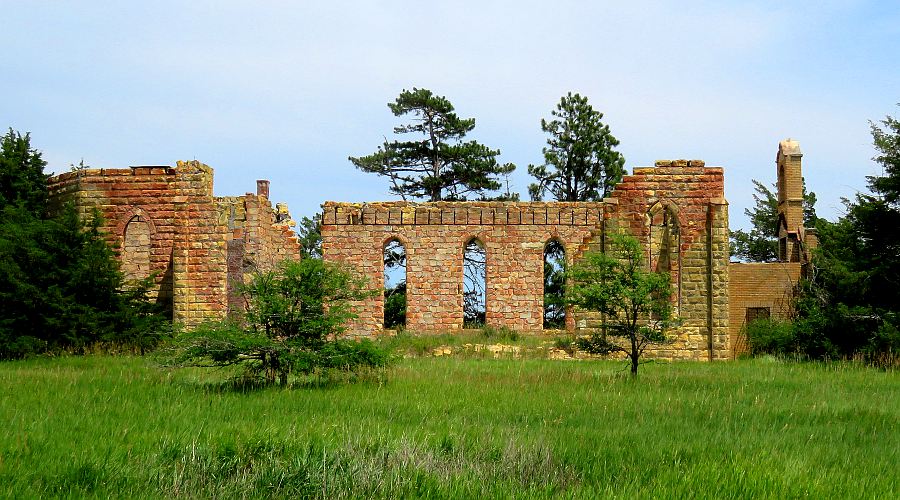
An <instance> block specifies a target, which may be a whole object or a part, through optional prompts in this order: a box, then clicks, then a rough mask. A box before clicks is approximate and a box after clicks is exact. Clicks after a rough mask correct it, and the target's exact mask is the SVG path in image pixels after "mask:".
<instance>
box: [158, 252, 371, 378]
mask: <svg viewBox="0 0 900 500" xmlns="http://www.w3.org/2000/svg"><path fill="white" fill-rule="evenodd" d="M241 291H242V294H243V296H244V298H245V300H246V303H247V308H246V311H245V314H244V316H243V318H242V319H241V321H240V322H234V321H224V322H219V323H208V324H205V325H201V326H200V327H198V328H196V329H193V330H191V331H187V332H184V333H182V334H181V335H179V336H178V337H176V338H175V340H174V341H173V344H172V346H171V350H170V354H171V355H172V359H173V361H174V363H175V364H178V365H187V366H228V365H239V366H242V367H243V368H244V369H245V373H246V374H247V375H250V376H254V377H255V376H259V377H261V378H262V379H263V380H264V381H265V382H266V383H268V384H272V383H275V382H276V380H277V381H279V382H280V384H281V385H282V386H284V385H286V384H287V382H288V376H289V375H290V374H292V373H293V374H308V373H312V372H313V371H315V370H317V369H321V368H354V367H358V366H361V365H368V366H378V365H383V364H384V363H386V362H387V360H388V358H387V355H386V354H385V353H384V352H383V351H381V350H379V349H378V348H376V347H375V345H374V344H373V343H372V342H370V341H363V342H356V341H353V340H346V339H339V338H338V336H339V335H340V334H341V333H343V332H344V331H345V325H346V323H347V321H349V320H350V319H352V318H353V317H355V316H354V314H353V313H352V311H351V309H350V302H351V301H354V300H361V299H363V298H365V297H367V296H369V295H370V293H369V292H367V291H366V290H365V287H364V281H363V280H361V279H359V278H356V277H354V276H353V275H352V274H350V272H349V271H347V270H346V269H343V268H341V267H339V266H338V265H336V264H333V263H330V262H326V261H324V260H322V259H312V258H304V259H302V260H300V261H294V260H286V261H284V262H282V263H281V264H280V265H279V266H278V267H277V269H275V270H272V271H269V272H260V273H257V274H255V275H254V277H253V279H252V280H251V281H250V283H249V284H247V285H244V286H242V288H241Z"/></svg>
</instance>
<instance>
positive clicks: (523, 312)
mask: <svg viewBox="0 0 900 500" xmlns="http://www.w3.org/2000/svg"><path fill="white" fill-rule="evenodd" d="M603 210H604V205H603V204H602V203H539V202H538V203H502V202H435V203H418V204H417V203H406V202H384V203H369V204H353V203H336V202H326V203H325V204H324V205H323V225H322V253H323V255H324V257H325V259H327V260H332V261H339V262H343V263H346V264H348V265H349V266H350V267H351V268H353V269H355V270H356V271H357V272H359V273H361V274H362V275H363V276H365V277H366V278H367V279H368V283H369V287H370V288H371V289H372V290H375V291H377V293H376V295H375V297H374V298H372V299H369V300H366V301H363V302H360V303H357V304H356V312H357V314H358V315H359V319H358V320H357V322H356V323H355V324H354V325H353V327H352V328H351V333H353V334H356V335H371V334H373V333H376V332H380V331H382V326H383V315H384V296H383V294H382V293H380V291H381V290H382V287H383V285H384V281H383V280H384V274H383V273H384V264H383V257H382V253H383V250H384V245H385V244H386V243H387V242H388V241H390V240H391V239H397V240H399V241H400V242H401V243H403V245H404V247H405V249H406V255H407V257H406V280H407V281H406V282H407V289H406V290H407V291H406V293H407V295H406V300H407V316H406V328H408V329H409V330H411V331H414V332H422V333H428V332H431V333H435V332H444V331H454V330H460V329H462V327H463V301H462V300H463V299H462V295H463V294H462V289H463V252H464V247H465V245H466V243H468V242H469V240H471V239H472V238H478V239H479V240H480V241H481V242H482V243H483V244H484V246H485V252H486V267H487V272H486V279H485V282H486V301H485V305H486V311H485V321H486V323H487V324H488V325H491V326H496V327H500V326H506V327H509V328H514V329H516V330H520V331H540V330H541V328H542V324H543V311H544V290H543V282H544V275H543V272H544V245H545V244H546V242H547V241H549V240H550V239H552V238H555V239H557V240H559V241H560V242H561V243H562V244H563V246H564V247H565V248H566V255H567V258H569V259H571V255H572V254H573V252H574V250H575V249H576V248H578V246H579V245H581V244H582V243H583V241H585V240H586V239H590V238H591V237H592V236H593V235H594V230H595V229H596V228H598V227H600V225H601V223H602V219H603Z"/></svg>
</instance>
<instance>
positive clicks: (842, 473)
mask: <svg viewBox="0 0 900 500" xmlns="http://www.w3.org/2000/svg"><path fill="white" fill-rule="evenodd" d="M230 373H231V372H230V371H228V370H227V369H223V370H199V369H184V370H178V371H175V372H171V371H165V370H160V369H158V368H157V367H155V366H153V365H152V364H151V363H148V361H147V360H146V359H144V358H135V357H93V356H87V357H78V358H73V357H69V358H41V359H34V360H28V361H16V362H8V363H3V364H0V394H2V395H3V396H2V397H3V404H2V405H0V420H2V421H3V422H4V425H3V426H2V427H0V457H2V458H3V461H2V462H0V497H8V498H37V497H66V498H76V497H91V498H146V497H154V498H155V497H160V498H163V497H164V498H172V497H191V498H193V497H216V498H242V497H251V498H252V497H307V498H308V497H315V498H411V497H430V498H523V497H524V498H536V497H552V496H559V497H564V498H609V497H615V498H645V497H654V498H656V497H662V498H682V497H691V498H694V497H699V498H713V497H715V498H723V497H724V498H744V497H751V498H752V497H761V498H799V497H806V498H863V497H865V498H894V497H896V493H897V484H900V471H898V469H897V463H900V433H898V432H897V428H896V427H897V426H896V423H897V422H898V421H900V396H898V391H897V390H896V388H897V386H898V385H900V372H896V371H879V370H873V369H867V368H865V367H862V366H860V365H855V364H844V363H802V364H798V363H788V362H782V361H778V360H775V359H772V358H765V359H754V360H747V361H738V362H734V363H696V362H681V363H652V364H648V365H645V366H644V367H642V369H641V383H640V384H628V383H625V384H623V383H622V380H623V378H627V375H625V374H623V373H622V370H621V364H620V363H618V362H615V361H590V362H578V363H571V362H570V363H564V362H551V361H540V360H527V361H518V360H498V361H493V362H490V363H485V362H484V361H481V360H476V359H457V358H424V359H421V358H419V359H416V358H413V359H405V360H402V361H401V362H399V364H398V365H396V366H395V367H393V368H390V369H388V370H387V371H386V372H385V377H384V378H386V379H387V380H388V382H384V378H382V377H378V376H375V377H369V378H364V379H363V380H362V381H361V382H360V383H355V384H327V383H324V382H322V383H320V382H318V381H317V380H314V379H313V380H310V382H309V385H308V389H307V390H303V391H287V392H286V391H280V390H277V389H256V390H251V389H247V388H246V387H244V388H240V387H239V388H234V387H233V386H232V385H230V384H229V383H228V382H227V381H228V379H229V376H230ZM48 396H52V397H48ZM61 436H64V437H61Z"/></svg>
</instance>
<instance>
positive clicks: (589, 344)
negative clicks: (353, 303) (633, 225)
mask: <svg viewBox="0 0 900 500" xmlns="http://www.w3.org/2000/svg"><path fill="white" fill-rule="evenodd" d="M607 244H608V247H607V248H608V250H607V252H606V253H601V252H587V253H585V254H584V257H583V258H582V259H581V260H580V261H578V262H577V263H576V264H575V265H574V266H572V272H571V280H570V282H571V283H572V284H571V286H569V287H568V290H567V301H568V303H569V304H570V305H573V306H577V307H580V308H581V309H584V310H587V311H594V312H597V313H600V314H602V315H604V317H605V320H604V329H605V331H601V332H598V333H595V334H594V335H592V336H591V337H590V338H589V339H582V341H581V342H580V346H581V347H582V348H584V349H586V350H587V351H589V352H594V353H599V354H608V353H611V352H622V353H624V354H625V355H626V356H627V357H628V359H629V362H630V364H631V374H632V375H637V371H638V363H639V362H640V358H641V355H643V353H644V350H646V349H647V347H648V346H650V345H652V344H657V343H662V342H665V340H666V336H665V332H666V329H667V328H668V327H669V326H670V324H671V318H672V305H671V296H672V288H671V285H670V280H671V277H670V276H669V275H668V274H667V273H660V272H653V271H651V270H650V269H649V268H648V267H647V264H646V257H645V254H644V251H643V249H642V248H641V245H640V243H639V242H638V241H637V240H636V239H635V238H634V237H631V236H627V235H623V234H615V235H613V236H612V237H610V239H609V241H608V242H607ZM609 337H613V338H609Z"/></svg>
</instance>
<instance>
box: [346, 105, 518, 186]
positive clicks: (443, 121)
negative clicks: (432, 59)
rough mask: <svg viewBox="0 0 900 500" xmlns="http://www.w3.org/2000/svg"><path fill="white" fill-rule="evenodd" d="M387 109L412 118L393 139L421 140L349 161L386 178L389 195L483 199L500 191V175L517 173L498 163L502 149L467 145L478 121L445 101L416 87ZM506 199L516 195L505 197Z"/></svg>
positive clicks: (393, 143) (387, 146)
mask: <svg viewBox="0 0 900 500" xmlns="http://www.w3.org/2000/svg"><path fill="white" fill-rule="evenodd" d="M388 107H389V108H390V109H391V112H392V113H393V114H394V116H398V117H400V116H406V115H412V122H411V123H408V124H404V125H400V126H397V127H394V133H395V134H397V135H405V134H413V135H414V136H419V137H416V138H410V139H409V140H402V141H401V140H394V141H388V140H385V142H384V144H382V145H381V146H379V147H378V150H377V151H376V152H374V153H372V154H371V155H368V156H360V157H352V156H351V157H350V158H349V160H350V161H351V162H352V163H353V165H354V166H356V168H358V169H360V170H362V171H363V172H370V173H374V174H377V175H380V176H384V177H387V178H388V179H389V180H390V182H391V185H390V192H391V193H394V194H396V195H399V196H400V197H401V198H403V199H404V200H407V199H409V198H412V199H425V200H427V201H440V200H465V199H466V198H467V197H470V196H475V197H485V196H487V194H488V193H490V192H491V191H496V190H498V189H500V188H501V183H500V181H499V180H498V177H499V176H504V175H507V174H509V173H510V172H512V171H513V170H515V168H516V167H515V165H513V164H512V163H506V164H502V165H501V164H500V163H498V162H497V156H499V155H500V151H499V150H496V149H491V148H489V147H487V146H485V145H483V144H480V143H478V142H476V141H465V142H464V141H463V138H464V137H465V136H466V134H468V133H469V132H471V131H472V129H473V128H475V119H474V118H460V117H459V116H457V115H456V113H455V112H454V108H453V105H452V104H451V103H450V101H448V100H447V99H446V98H445V97H442V96H437V95H434V93H432V92H431V91H430V90H428V89H417V88H413V89H412V90H404V91H403V92H401V93H400V95H399V96H398V97H397V99H396V100H395V101H394V102H392V103H388ZM507 191H508V189H507ZM503 197H504V198H507V197H513V195H512V194H510V193H508V192H507V194H506V195H503Z"/></svg>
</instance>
